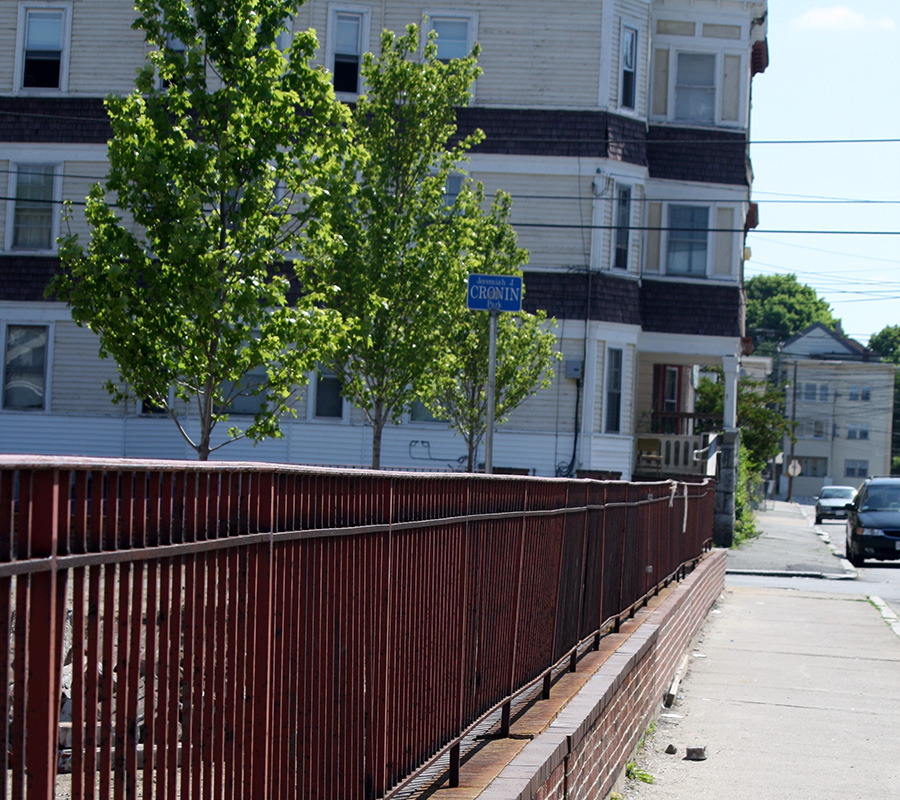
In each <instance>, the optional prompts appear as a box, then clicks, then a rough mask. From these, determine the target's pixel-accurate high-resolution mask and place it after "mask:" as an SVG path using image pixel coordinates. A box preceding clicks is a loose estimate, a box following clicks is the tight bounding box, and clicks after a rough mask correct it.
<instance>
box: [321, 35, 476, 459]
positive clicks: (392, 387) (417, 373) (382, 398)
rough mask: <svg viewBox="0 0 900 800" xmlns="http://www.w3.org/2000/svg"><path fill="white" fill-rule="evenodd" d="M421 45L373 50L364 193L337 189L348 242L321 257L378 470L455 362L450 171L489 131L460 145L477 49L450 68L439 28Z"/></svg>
mask: <svg viewBox="0 0 900 800" xmlns="http://www.w3.org/2000/svg"><path fill="white" fill-rule="evenodd" d="M420 50H421V42H420V33H419V28H418V26H415V25H411V26H409V27H408V28H407V30H406V32H405V34H404V35H402V36H399V37H398V36H395V35H394V34H392V33H390V32H385V33H384V34H383V35H382V38H381V55H380V57H379V58H377V59H376V58H375V57H373V56H371V55H370V54H367V55H366V56H365V57H364V62H363V68H362V77H363V81H364V84H365V87H366V91H365V94H364V95H361V96H360V97H359V99H358V101H357V104H356V108H355V109H354V112H353V118H352V122H351V125H350V129H351V132H352V136H353V140H354V142H355V143H356V145H357V146H358V148H359V152H360V158H359V160H358V162H357V164H356V186H355V189H354V191H349V190H348V191H345V192H340V193H336V194H335V195H334V200H335V205H334V208H333V222H334V225H335V228H336V230H337V231H338V233H339V234H340V247H339V250H338V253H337V256H336V257H335V258H334V259H332V258H331V257H330V253H324V254H323V256H322V257H320V258H318V259H317V261H316V267H317V281H316V285H317V286H318V287H321V288H322V289H323V290H326V289H327V288H329V287H334V288H335V289H336V292H335V294H334V298H333V300H332V301H331V302H332V304H333V307H334V308H335V309H336V310H337V311H339V312H340V314H341V316H342V318H343V319H344V321H345V324H346V326H347V327H346V329H345V331H344V332H343V335H342V338H341V345H340V348H339V352H338V353H337V355H336V356H335V357H334V359H333V361H332V363H331V364H329V365H327V366H329V367H332V368H333V369H334V370H335V372H336V373H337V374H338V375H339V376H340V378H341V380H342V382H343V394H344V396H345V397H347V398H349V399H350V400H352V401H353V402H354V403H355V404H356V405H357V406H358V407H359V408H361V409H363V411H364V412H365V414H366V418H367V420H368V422H369V424H370V425H371V427H372V467H373V468H375V469H377V468H378V467H379V466H380V464H381V439H382V432H383V430H384V427H385V425H386V424H387V423H388V422H399V420H400V417H401V414H402V413H403V411H404V410H405V409H407V408H409V407H410V406H411V404H412V403H413V401H415V400H416V399H417V398H418V397H419V396H420V394H421V386H422V383H423V379H424V376H427V375H428V374H429V373H430V372H432V371H435V370H437V371H440V370H442V369H443V368H444V365H445V364H446V362H447V360H448V357H449V356H448V352H447V349H446V347H445V346H444V340H445V334H446V331H447V330H448V320H449V319H450V318H451V317H452V315H454V314H456V313H457V310H458V303H457V302H456V300H455V298H456V297H457V296H459V295H461V294H462V293H463V292H464V291H465V288H464V267H463V263H462V262H463V259H462V254H463V253H464V252H465V250H466V248H467V247H468V246H469V242H470V240H471V231H470V229H471V224H470V220H469V218H468V217H467V216H466V215H464V214H458V213H456V211H457V210H458V207H457V206H454V207H452V208H448V207H447V206H446V204H445V200H444V190H445V185H446V181H447V177H448V175H449V174H450V173H451V171H452V170H453V169H456V168H457V165H458V164H459V163H460V162H461V161H462V160H463V158H464V154H465V153H466V151H467V150H468V149H469V148H470V147H471V146H472V145H473V144H474V143H476V142H477V141H479V140H480V139H481V134H480V132H479V133H477V134H474V135H471V136H468V137H466V138H465V139H462V140H461V141H459V142H457V143H456V144H452V143H451V138H452V137H453V136H454V134H455V132H456V108H457V107H459V106H462V105H465V104H466V103H467V102H468V100H469V96H470V94H469V90H470V86H471V84H472V82H473V81H474V80H475V77H476V76H477V75H478V67H477V66H476V59H475V56H476V55H477V54H476V53H473V55H471V56H469V57H467V58H463V59H454V60H452V61H450V62H449V63H448V64H444V63H442V62H441V61H439V60H438V59H437V53H436V46H435V43H434V38H433V36H432V37H431V38H430V39H429V41H428V42H427V44H426V45H425V47H424V52H423V53H421V55H417V54H419V52H420Z"/></svg>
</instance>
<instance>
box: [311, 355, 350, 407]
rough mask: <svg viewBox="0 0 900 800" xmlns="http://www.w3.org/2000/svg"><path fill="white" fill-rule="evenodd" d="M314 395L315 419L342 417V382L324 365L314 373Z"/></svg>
mask: <svg viewBox="0 0 900 800" xmlns="http://www.w3.org/2000/svg"><path fill="white" fill-rule="evenodd" d="M315 387H316V392H315V394H316V397H315V404H314V406H313V416H314V418H315V419H342V418H343V416H344V398H343V397H342V396H341V391H342V389H343V384H342V383H341V379H340V378H339V377H338V376H337V374H336V373H335V372H334V371H333V370H330V369H328V368H326V367H319V371H318V372H317V373H316V382H315Z"/></svg>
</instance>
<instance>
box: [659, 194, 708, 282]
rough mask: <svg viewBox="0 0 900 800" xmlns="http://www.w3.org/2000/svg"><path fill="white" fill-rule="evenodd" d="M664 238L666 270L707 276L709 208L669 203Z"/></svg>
mask: <svg viewBox="0 0 900 800" xmlns="http://www.w3.org/2000/svg"><path fill="white" fill-rule="evenodd" d="M667 241H668V246H667V253H666V272H668V273H670V274H674V275H706V261H707V255H706V254H707V247H708V241H709V208H707V207H706V206H681V205H670V206H669V230H668V237H667Z"/></svg>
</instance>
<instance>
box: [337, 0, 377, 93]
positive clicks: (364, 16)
mask: <svg viewBox="0 0 900 800" xmlns="http://www.w3.org/2000/svg"><path fill="white" fill-rule="evenodd" d="M338 14H359V15H360V17H361V25H360V34H359V38H360V54H359V67H360V75H359V79H358V87H359V91H357V92H335V93H334V95H335V97H337V98H338V100H355V99H356V98H357V97H359V95H360V94H362V93H363V91H364V90H365V87H364V85H363V80H362V57H363V55H364V54H365V53H367V52H369V42H370V31H371V21H372V8H371V7H370V6H363V5H353V4H348V3H329V4H328V23H327V28H326V31H325V68H326V69H327V70H328V71H329V73H331V74H332V75H334V49H335V41H334V38H335V33H336V30H337V15H338Z"/></svg>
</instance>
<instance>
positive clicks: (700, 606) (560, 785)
mask: <svg viewBox="0 0 900 800" xmlns="http://www.w3.org/2000/svg"><path fill="white" fill-rule="evenodd" d="M725 558H726V552H725V551H724V550H716V551H713V552H712V553H710V554H709V555H708V556H707V557H706V558H704V559H703V560H702V561H701V563H700V564H699V565H698V566H697V568H696V569H695V570H694V571H693V572H691V574H690V575H688V576H687V578H685V579H684V580H683V581H682V582H681V583H680V584H678V585H677V586H675V587H674V588H672V589H671V590H670V591H669V592H667V594H666V596H665V597H664V599H663V600H662V601H661V602H660V603H659V604H658V605H657V606H656V607H654V608H648V609H644V610H642V611H640V612H638V614H637V619H636V620H635V621H636V622H640V625H639V626H638V627H637V629H636V630H635V631H634V632H633V633H632V634H631V635H630V636H629V637H628V639H627V640H626V641H625V642H624V643H622V644H621V645H620V646H619V647H618V648H617V649H616V651H615V652H614V653H613V654H612V655H610V656H609V657H608V658H607V659H606V660H605V661H604V662H603V664H602V665H601V666H600V668H599V669H598V670H597V671H596V672H595V673H594V674H593V676H592V677H591V678H590V679H589V680H588V681H587V683H586V684H585V685H584V688H583V689H581V691H580V692H578V694H577V695H575V697H573V698H572V700H571V701H570V702H569V703H568V704H567V705H566V706H565V708H563V709H562V711H561V712H560V713H559V714H558V715H557V717H556V718H555V719H554V720H553V721H552V722H551V723H550V725H549V727H547V728H546V730H544V732H543V733H541V734H540V735H539V736H537V737H535V739H534V740H533V741H531V742H529V743H528V744H527V745H526V746H525V747H524V748H523V749H522V750H521V752H520V753H519V754H518V755H517V756H516V757H515V758H514V759H513V760H512V761H511V762H510V763H509V765H508V766H507V767H506V768H505V769H503V771H502V772H501V773H500V774H499V775H498V776H497V778H496V779H494V780H493V781H492V782H491V783H490V785H489V786H488V787H487V788H486V789H485V790H484V791H483V792H482V793H481V794H480V795H479V798H480V800H588V799H589V798H590V799H591V800H594V799H595V798H606V797H608V796H609V794H610V792H611V791H612V789H613V787H614V785H615V783H616V781H617V780H618V778H619V777H620V775H621V774H622V773H623V771H624V769H625V764H626V762H627V760H628V759H629V756H630V755H631V754H632V753H633V752H634V749H635V747H636V746H637V743H638V741H639V740H640V738H641V735H642V734H643V732H644V731H645V730H646V728H647V725H648V724H649V723H650V721H651V720H652V719H653V718H655V716H656V714H657V713H658V711H659V708H660V703H661V701H662V697H663V695H664V694H665V692H666V690H667V689H668V688H669V686H670V685H671V682H672V679H673V678H674V676H675V671H676V670H677V668H678V663H679V661H680V659H681V657H682V654H683V653H684V652H685V650H686V649H687V647H688V646H689V645H690V643H691V640H692V639H693V638H694V636H695V635H696V633H697V631H698V630H699V628H700V625H701V624H702V623H703V620H704V619H705V618H706V615H707V614H708V612H709V609H710V608H711V607H712V604H713V602H715V600H716V598H717V597H718V596H719V594H720V593H721V591H722V589H723V588H724V585H725ZM641 617H643V619H641Z"/></svg>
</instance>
